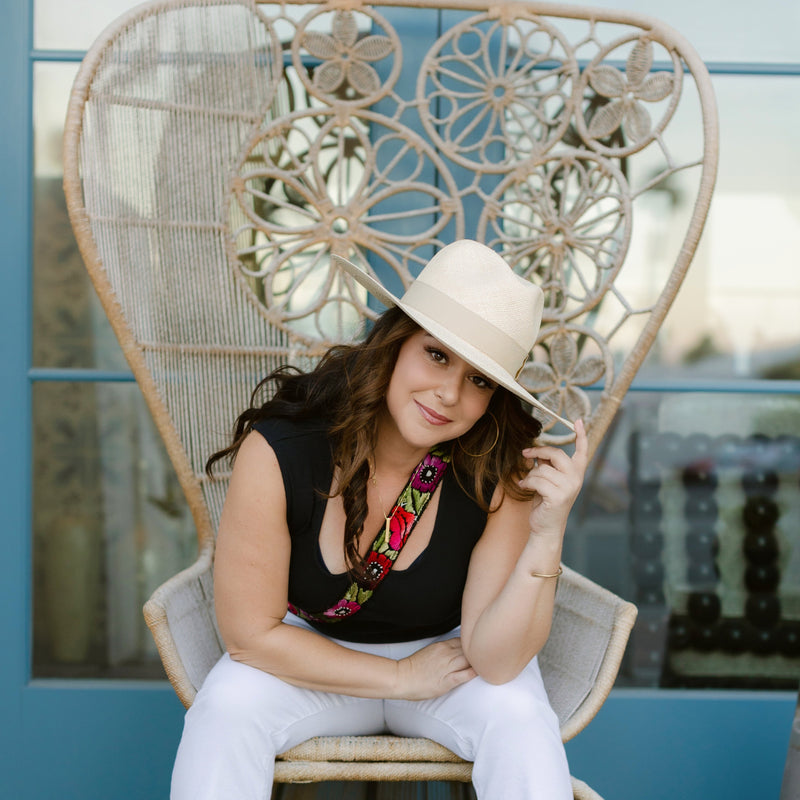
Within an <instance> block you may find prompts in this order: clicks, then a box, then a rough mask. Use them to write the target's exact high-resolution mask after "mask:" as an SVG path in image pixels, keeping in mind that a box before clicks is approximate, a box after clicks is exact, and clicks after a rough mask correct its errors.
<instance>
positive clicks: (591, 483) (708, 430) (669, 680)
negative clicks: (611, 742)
mask: <svg viewBox="0 0 800 800" xmlns="http://www.w3.org/2000/svg"><path fill="white" fill-rule="evenodd" d="M799 474H800V397H798V396H779V395H772V396H757V395H732V394H728V395H722V394H713V395H709V394H681V395H662V396H658V395H649V394H644V393H636V392H634V393H631V394H629V396H628V399H627V402H626V405H625V407H624V408H623V410H622V412H621V415H620V417H619V419H618V422H617V424H616V426H615V428H614V429H613V432H612V434H610V436H609V437H608V438H607V440H606V441H605V442H604V444H603V445H602V446H601V449H600V450H599V451H598V453H597V455H596V456H595V459H594V462H593V465H592V467H591V468H590V474H589V475H588V476H587V481H586V485H585V488H584V492H583V494H582V496H581V498H580V499H579V502H578V504H577V506H576V508H575V510H574V512H573V515H572V518H571V520H570V530H569V532H568V534H567V539H566V550H565V556H564V560H565V562H566V563H568V564H569V565H570V566H573V567H574V568H576V569H578V570H579V571H580V572H584V573H585V574H587V575H588V576H589V577H591V578H593V579H594V580H596V581H598V582H599V583H601V584H602V585H604V586H607V587H609V588H611V589H612V590H613V591H616V592H618V593H619V594H621V595H622V596H624V597H626V598H628V599H630V600H632V601H633V602H635V603H636V604H637V605H638V607H639V618H638V620H637V623H636V627H635V629H634V633H633V636H632V638H631V643H630V645H629V648H628V651H627V654H626V661H625V666H624V669H623V676H622V678H621V682H622V683H623V684H627V685H640V686H642V685H644V686H690V687H737V688H762V689H767V688H793V687H794V686H796V684H797V675H798V674H800V524H798V521H800V484H798V475H799Z"/></svg>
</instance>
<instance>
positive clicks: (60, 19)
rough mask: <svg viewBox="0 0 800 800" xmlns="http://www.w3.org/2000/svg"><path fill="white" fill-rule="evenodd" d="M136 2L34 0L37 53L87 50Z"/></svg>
mask: <svg viewBox="0 0 800 800" xmlns="http://www.w3.org/2000/svg"><path fill="white" fill-rule="evenodd" d="M137 5H139V3H137V2H135V0H34V3H33V7H34V18H33V26H34V27H33V42H34V47H36V48H37V49H39V50H86V49H87V48H88V47H89V46H90V45H91V44H92V42H93V41H94V40H95V39H96V38H97V37H98V36H99V35H100V33H101V32H102V31H103V29H104V28H105V27H106V26H107V25H108V24H109V23H111V22H112V21H113V20H114V19H116V18H117V17H119V16H120V15H121V14H123V13H125V12H126V11H128V10H129V9H131V8H134V7H136V6H137Z"/></svg>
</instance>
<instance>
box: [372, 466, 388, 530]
mask: <svg viewBox="0 0 800 800" xmlns="http://www.w3.org/2000/svg"><path fill="white" fill-rule="evenodd" d="M369 479H370V481H372V485H373V486H374V487H375V491H376V493H377V495H378V502H379V503H380V504H381V514H383V518H384V520H386V528H385V530H386V538H387V539H388V538H389V524H390V523H391V521H392V515H391V514H390V515H389V516H388V517H387V516H386V514H384V513H383V509H384V508H386V503H384V502H383V497H381V490H380V489H379V488H378V478H377V475H376V474H375V473H374V472H373V473H372V475H370V478H369ZM393 509H394V506H392V508H390V509H389V510H390V511H392V510H393Z"/></svg>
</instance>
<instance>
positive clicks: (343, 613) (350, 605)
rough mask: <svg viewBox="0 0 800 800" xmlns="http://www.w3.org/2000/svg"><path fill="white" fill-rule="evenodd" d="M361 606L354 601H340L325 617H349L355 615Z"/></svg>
mask: <svg viewBox="0 0 800 800" xmlns="http://www.w3.org/2000/svg"><path fill="white" fill-rule="evenodd" d="M360 608H361V606H360V605H359V604H358V603H354V602H353V601H352V600H340V601H339V602H338V603H337V604H336V605H335V606H334V607H333V608H329V609H328V610H327V611H326V612H325V613H324V616H326V617H349V616H350V615H351V614H355V613H356V611H358V610H359V609H360Z"/></svg>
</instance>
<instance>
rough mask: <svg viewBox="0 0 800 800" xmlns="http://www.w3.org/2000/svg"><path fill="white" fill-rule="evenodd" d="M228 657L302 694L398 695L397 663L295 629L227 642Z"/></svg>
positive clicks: (282, 628)
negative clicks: (307, 692) (289, 685)
mask: <svg viewBox="0 0 800 800" xmlns="http://www.w3.org/2000/svg"><path fill="white" fill-rule="evenodd" d="M228 652H229V654H230V656H231V658H232V659H234V660H235V661H239V662H241V663H243V664H247V665H248V666H251V667H255V668H257V669H260V670H262V671H264V672H268V673H270V674H271V675H275V677H277V678H280V679H281V680H283V681H286V683H290V684H292V685H293V686H299V687H301V688H303V689H314V690H317V691H324V692H336V693H338V694H347V695H352V696H354V697H373V698H389V697H396V696H399V694H401V693H402V690H401V687H400V685H399V677H400V676H399V668H398V662H397V661H395V660H393V659H390V658H383V657H381V656H375V655H371V654H369V653H361V652H359V651H357V650H351V649H350V648H347V647H343V646H342V645H339V644H337V643H336V642H332V641H330V640H329V639H326V638H325V637H324V636H321V635H318V634H316V633H314V632H313V631H309V630H305V629H303V628H298V627H297V626H295V625H286V624H283V623H278V624H277V625H274V626H272V627H270V628H269V629H267V630H265V631H264V632H263V633H259V634H257V635H251V636H249V637H248V638H247V641H246V643H245V642H243V643H236V642H234V641H230V642H228Z"/></svg>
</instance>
